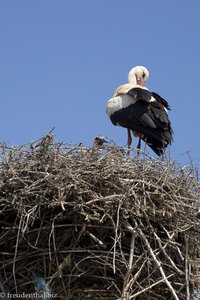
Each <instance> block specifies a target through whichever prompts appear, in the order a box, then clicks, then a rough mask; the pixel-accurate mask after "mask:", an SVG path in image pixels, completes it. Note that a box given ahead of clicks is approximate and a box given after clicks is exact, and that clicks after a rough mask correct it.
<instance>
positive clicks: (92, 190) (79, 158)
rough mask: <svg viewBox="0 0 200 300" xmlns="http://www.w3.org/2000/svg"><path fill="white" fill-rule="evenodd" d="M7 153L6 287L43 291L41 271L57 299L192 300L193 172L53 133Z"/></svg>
mask: <svg viewBox="0 0 200 300" xmlns="http://www.w3.org/2000/svg"><path fill="white" fill-rule="evenodd" d="M0 149H1V162H0V283H1V285H0V288H1V286H3V288H4V290H9V292H10V293H23V292H24V293H29V294H30V293H34V292H35V279H34V277H33V275H32V274H33V272H35V273H36V274H39V276H41V277H43V278H45V280H46V282H47V284H48V285H49V286H50V287H51V290H52V291H53V293H54V294H56V295H57V299H69V300H84V299H86V300H87V299H90V300H94V299H96V300H100V299H103V300H114V299H119V298H120V299H126V300H129V299H137V300H144V299H152V300H153V299H161V300H162V299H163V300H165V299H176V300H178V299H179V300H186V299H189V298H190V297H192V295H193V291H194V290H193V287H194V286H195V288H196V290H197V289H198V280H196V281H195V279H194V278H196V277H195V274H194V273H195V272H194V268H193V269H192V266H191V264H190V262H191V261H195V260H197V259H198V258H199V257H200V234H199V233H200V226H199V225H200V218H199V199H200V198H199V194H200V193H199V192H200V188H199V183H198V181H197V180H196V178H195V177H194V175H193V174H194V172H193V171H192V170H191V169H190V168H189V167H187V168H186V166H185V167H184V168H179V167H178V166H177V165H176V163H174V162H172V161H168V160H167V159H163V158H162V159H154V158H152V157H150V156H149V155H148V156H145V154H144V155H142V156H141V157H140V158H138V157H137V155H136V154H137V153H136V152H134V151H133V153H132V154H131V156H130V157H127V156H126V154H125V151H124V149H120V148H118V147H116V146H115V145H113V144H111V143H110V144H107V145H99V146H98V145H97V146H94V147H92V148H87V147H83V146H82V145H69V144H62V143H59V144H56V143H54V142H53V138H52V136H51V135H48V136H46V137H44V138H42V139H39V140H38V141H36V142H35V143H34V142H33V143H31V145H24V146H21V147H7V146H5V145H2V146H1V147H0ZM189 266H191V267H190V269H189ZM197 279H198V278H197ZM0 292H1V291H0Z"/></svg>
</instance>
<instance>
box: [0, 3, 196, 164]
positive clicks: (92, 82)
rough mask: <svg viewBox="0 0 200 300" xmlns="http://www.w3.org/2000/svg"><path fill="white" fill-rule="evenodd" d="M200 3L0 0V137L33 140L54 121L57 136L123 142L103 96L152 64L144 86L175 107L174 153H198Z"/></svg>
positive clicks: (180, 159) (182, 158)
mask: <svg viewBox="0 0 200 300" xmlns="http://www.w3.org/2000/svg"><path fill="white" fill-rule="evenodd" d="M199 12H200V1H199V0H193V1H186V0H182V1H174V0H168V1H160V0H153V1H149V0H143V1H135V0H126V1H122V0H121V1H118V0H101V1H97V0H96V1H94V0H84V1H81V0H79V1H76V0H73V1H67V0H59V1H55V0H43V1H33V0H32V1H27V0H26V1H25V0H18V1H5V0H4V1H1V2H0V36H1V41H0V43H1V47H0V53H1V55H0V99H1V119H0V124H1V133H0V140H1V141H5V142H6V143H8V144H9V145H18V144H22V143H27V142H30V141H33V140H36V139H38V138H40V137H41V136H43V135H45V134H46V133H48V132H49V131H50V130H51V129H52V128H53V127H54V126H55V130H54V134H55V135H56V140H57V141H65V142H69V143H80V142H83V143H84V144H86V145H91V143H92V140H93V138H94V137H95V136H96V135H104V136H107V137H108V138H110V139H112V140H114V141H115V142H116V143H117V144H118V145H120V146H123V145H125V144H126V141H127V135H126V134H127V133H126V130H125V129H123V128H118V127H115V126H113V125H112V124H111V122H110V120H109V119H108V117H107V115H106V113H105V106H106V102H107V100H108V99H109V98H110V97H111V96H112V94H113V92H114V89H115V88H116V87H117V86H118V85H120V84H122V83H125V82H126V81H127V74H128V72H129V70H130V69H131V68H132V67H133V66H136V65H145V66H146V67H147V68H148V69H149V71H150V78H149V81H148V82H147V87H148V88H149V89H150V90H152V91H155V92H157V93H159V94H160V95H161V96H162V97H163V98H165V99H166V100H167V101H168V102H169V104H170V106H171V109H172V111H171V112H170V118H171V121H172V126H173V129H174V132H175V135H174V143H173V145H172V146H171V156H172V158H173V159H176V160H177V161H178V162H180V163H187V161H188V156H187V154H185V153H186V152H187V151H189V152H190V156H191V158H192V160H193V161H194V162H197V161H199V160H200V152H199V148H200V138H199V121H200V115H199V112H200V92H199V80H200V59H199V55H200V17H199ZM133 143H134V144H133V145H136V144H137V141H136V140H134V141H133Z"/></svg>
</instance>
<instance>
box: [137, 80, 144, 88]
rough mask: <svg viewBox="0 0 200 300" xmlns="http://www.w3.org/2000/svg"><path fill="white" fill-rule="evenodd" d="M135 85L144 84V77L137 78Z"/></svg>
mask: <svg viewBox="0 0 200 300" xmlns="http://www.w3.org/2000/svg"><path fill="white" fill-rule="evenodd" d="M137 85H140V86H144V79H143V78H141V79H139V80H137Z"/></svg>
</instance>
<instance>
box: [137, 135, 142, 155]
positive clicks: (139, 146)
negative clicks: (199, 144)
mask: <svg viewBox="0 0 200 300" xmlns="http://www.w3.org/2000/svg"><path fill="white" fill-rule="evenodd" d="M140 148H141V134H139V140H138V145H137V155H138V156H139V155H140Z"/></svg>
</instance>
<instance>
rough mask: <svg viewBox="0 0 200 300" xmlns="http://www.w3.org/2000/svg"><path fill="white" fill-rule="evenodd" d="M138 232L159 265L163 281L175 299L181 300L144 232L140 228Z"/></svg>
mask: <svg viewBox="0 0 200 300" xmlns="http://www.w3.org/2000/svg"><path fill="white" fill-rule="evenodd" d="M138 231H139V233H140V236H141V237H142V238H143V240H144V242H145V244H146V246H147V248H148V250H149V252H150V254H151V256H152V258H153V260H154V262H155V264H156V265H157V267H158V269H159V271H160V273H161V275H162V277H163V280H164V281H165V283H166V285H167V286H168V288H169V289H170V291H171V293H172V295H173V296H174V299H176V300H179V298H178V296H177V294H176V292H175V290H174V289H173V287H172V285H171V283H170V282H169V280H168V279H167V277H166V275H165V272H164V270H163V268H162V266H161V263H160V261H159V260H158V259H157V258H156V256H155V254H154V252H153V250H152V248H151V246H150V244H149V242H148V240H147V238H146V236H145V235H144V233H143V232H142V230H141V229H140V228H138Z"/></svg>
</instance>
